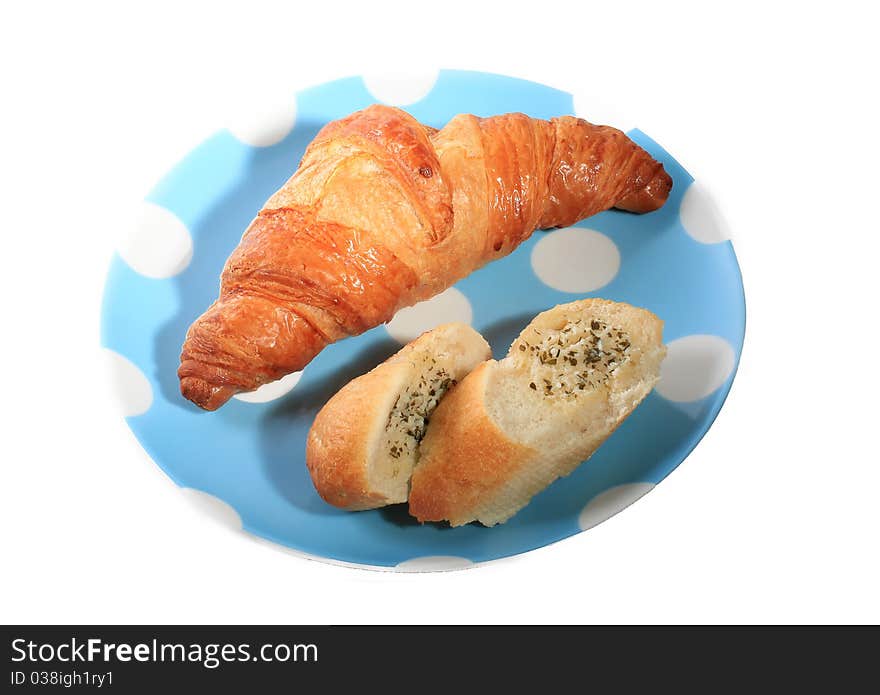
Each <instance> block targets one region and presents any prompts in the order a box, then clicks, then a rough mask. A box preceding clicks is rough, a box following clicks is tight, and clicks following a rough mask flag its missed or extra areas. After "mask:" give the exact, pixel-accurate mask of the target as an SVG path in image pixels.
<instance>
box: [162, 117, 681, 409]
mask: <svg viewBox="0 0 880 695" xmlns="http://www.w3.org/2000/svg"><path fill="white" fill-rule="evenodd" d="M671 187H672V180H671V179H670V177H669V175H668V174H667V173H666V172H665V171H664V170H663V166H662V165H661V164H660V163H659V162H657V161H656V160H654V159H653V158H652V157H651V156H650V155H649V154H648V153H647V152H645V151H644V150H643V149H642V148H641V147H639V146H638V145H636V144H635V143H634V142H632V140H630V139H629V138H628V137H627V136H626V135H624V134H623V133H622V132H620V131H619V130H616V129H614V128H610V127H608V126H595V125H592V124H590V123H587V122H586V121H584V120H582V119H578V118H574V117H571V116H563V117H561V118H554V119H552V120H550V121H543V120H539V119H533V118H529V117H528V116H525V115H523V114H505V115H502V116H493V117H491V118H477V117H476V116H471V115H467V114H462V115H459V116H456V117H455V118H453V119H452V120H451V121H450V122H449V123H448V124H447V126H446V127H445V128H443V129H442V130H439V131H437V130H434V129H433V128H429V127H427V126H423V125H422V124H420V123H419V122H418V121H416V120H415V119H414V118H413V117H412V116H410V115H409V114H407V113H406V112H404V111H401V110H400V109H396V108H393V107H389V106H378V105H377V106H371V107H369V108H367V109H364V110H363V111H359V112H357V113H354V114H352V115H351V116H348V117H347V118H343V119H341V120H339V121H334V122H332V123H329V124H328V125H327V126H325V127H324V128H323V129H322V130H321V131H320V132H319V133H318V135H317V136H316V138H315V139H314V140H313V141H312V143H311V144H310V145H309V147H308V148H307V150H306V152H305V155H304V156H303V159H302V162H301V163H300V167H299V169H297V171H296V173H295V174H294V175H293V176H292V177H291V178H290V179H289V180H288V181H287V183H285V184H284V186H282V188H281V189H280V190H279V191H278V192H277V193H275V194H274V195H273V196H272V197H271V198H270V199H269V200H268V201H267V203H266V205H265V206H264V207H263V209H262V210H261V211H260V212H259V214H258V215H257V217H256V219H254V221H253V222H252V223H251V225H250V227H249V228H248V230H247V231H246V232H245V234H244V237H243V238H242V240H241V243H240V244H239V246H238V248H236V250H235V251H234V252H233V253H232V255H231V256H230V257H229V260H228V261H227V263H226V266H225V268H224V270H223V274H222V275H221V283H220V296H219V298H218V299H217V301H216V302H214V304H212V305H211V307H209V308H208V310H207V311H206V312H205V313H204V314H203V315H202V316H201V317H199V318H198V319H197V320H196V321H195V322H194V323H193V325H192V326H191V327H190V329H189V331H188V333H187V336H186V341H185V342H184V345H183V352H182V354H181V365H180V368H179V370H178V375H179V377H180V387H181V393H182V394H183V395H184V396H185V397H186V398H188V399H189V400H191V401H192V402H194V403H196V404H197V405H199V406H201V407H202V408H205V409H207V410H214V409H216V408H218V407H219V406H221V405H222V404H223V403H225V402H226V401H227V400H229V398H230V397H231V396H232V395H233V394H235V393H237V392H240V391H250V390H253V389H255V388H257V387H259V386H261V385H262V384H264V383H267V382H269V381H274V380H275V379H278V378H280V377H282V376H284V375H285V374H289V373H291V372H294V371H298V370H300V369H302V368H303V367H305V365H306V364H308V362H310V361H311V360H312V358H314V357H315V355H317V354H318V353H319V352H320V351H321V350H322V349H323V348H324V347H325V346H326V345H327V344H329V343H331V342H334V341H336V340H339V339H341V338H344V337H346V336H350V335H358V334H360V333H362V332H364V331H366V330H368V329H369V328H372V327H373V326H377V325H379V324H381V323H384V322H386V321H388V320H389V319H391V317H392V316H393V315H394V314H395V312H396V311H398V310H399V309H401V308H402V307H405V306H409V305H411V304H414V303H416V302H418V301H421V300H423V299H427V298H428V297H431V296H433V295H435V294H437V293H438V292H440V291H442V290H443V289H445V288H446V287H449V286H450V285H452V284H453V283H455V282H456V281H457V280H459V279H460V278H462V277H464V276H466V275H467V274H469V273H470V272H472V271H473V270H475V269H477V268H479V267H481V266H482V265H485V264H486V263H488V262H490V261H492V260H495V259H496V258H500V257H502V256H504V255H506V254H508V253H510V252H511V251H512V250H513V249H515V248H516V247H517V246H518V245H519V244H520V243H521V242H522V241H524V240H525V239H527V238H528V237H529V236H530V235H531V234H532V232H533V231H534V230H535V229H539V228H549V227H561V226H567V225H571V224H573V223H575V222H577V221H578V220H581V219H584V218H586V217H589V216H590V215H594V214H596V213H598V212H601V211H602V210H607V209H609V208H612V207H617V208H619V209H623V210H628V211H631V212H637V213H642V212H650V211H652V210H656V209H657V208H659V207H660V206H662V205H663V203H664V202H665V201H666V198H667V197H668V195H669V191H670V189H671Z"/></svg>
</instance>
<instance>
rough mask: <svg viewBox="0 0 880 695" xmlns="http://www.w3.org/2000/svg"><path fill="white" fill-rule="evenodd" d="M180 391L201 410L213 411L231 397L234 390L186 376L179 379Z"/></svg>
mask: <svg viewBox="0 0 880 695" xmlns="http://www.w3.org/2000/svg"><path fill="white" fill-rule="evenodd" d="M180 393H181V395H182V396H183V397H184V398H186V399H187V400H188V401H191V402H192V403H195V404H196V405H197V406H199V408H201V409H202V410H208V411H213V410H217V408H219V407H220V406H221V405H223V404H224V403H226V401H228V400H229V399H230V398H232V396H233V394H234V393H235V391H234V390H233V389H231V388H230V387H228V386H215V385H212V384H209V383H208V382H207V381H205V380H204V379H199V378H198V377H192V376H187V377H182V378H181V379H180Z"/></svg>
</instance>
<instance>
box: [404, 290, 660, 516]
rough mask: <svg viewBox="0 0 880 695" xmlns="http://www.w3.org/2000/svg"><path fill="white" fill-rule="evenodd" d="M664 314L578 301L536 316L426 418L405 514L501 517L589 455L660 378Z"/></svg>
mask: <svg viewBox="0 0 880 695" xmlns="http://www.w3.org/2000/svg"><path fill="white" fill-rule="evenodd" d="M662 335H663V322H662V321H660V319H658V318H657V317H656V316H654V314H652V313H651V312H649V311H646V310H644V309H639V308H636V307H633V306H630V305H628V304H618V303H615V302H610V301H606V300H603V299H583V300H580V301H577V302H572V303H570V304H562V305H559V306H557V307H555V308H553V309H550V310H549V311H545V312H543V313H541V314H539V315H538V316H537V317H535V319H534V320H533V321H532V322H531V323H530V324H529V325H528V326H527V327H526V329H525V330H524V331H523V332H522V333H521V334H520V335H519V337H518V338H517V339H516V340H515V341H514V342H513V345H512V346H511V347H510V352H509V353H508V355H507V357H506V358H505V359H503V360H501V361H496V360H490V361H488V362H485V363H483V364H481V365H480V366H479V367H477V368H476V369H475V370H474V371H472V372H471V373H470V375H469V376H468V377H467V378H465V379H464V381H462V382H461V383H460V384H459V385H458V387H457V388H456V389H455V390H454V391H453V392H451V393H450V394H449V395H448V396H447V397H446V398H445V399H443V402H442V403H441V404H440V406H439V407H438V408H437V410H436V412H435V413H434V416H433V417H432V418H431V425H430V427H429V428H428V430H427V434H426V435H425V437H424V439H423V441H422V444H421V447H420V456H419V462H418V465H417V466H416V469H415V472H414V473H413V476H412V484H411V489H410V496H409V510H410V514H412V515H413V516H415V517H416V518H417V519H419V521H442V520H448V521H449V522H450V523H451V524H452V525H453V526H460V525H462V524H466V523H468V522H470V521H474V520H477V521H480V522H481V523H483V524H485V525H486V526H492V525H494V524H498V523H502V522H504V521H507V520H508V519H509V518H510V517H512V516H513V515H514V514H516V512H518V511H519V510H520V509H522V508H523V507H524V506H525V505H526V504H528V502H529V500H530V499H531V498H532V497H533V496H534V495H535V494H536V493H538V492H540V491H541V490H543V489H544V488H545V487H547V486H548V485H549V484H550V483H552V482H553V481H554V480H556V479H557V478H559V477H560V476H564V475H568V474H569V473H571V472H572V471H573V470H574V469H575V468H577V466H578V465H579V464H580V463H581V462H583V461H584V460H586V459H587V458H589V457H590V456H591V455H592V454H593V452H594V451H596V449H597V448H598V447H599V446H600V445H601V444H602V443H603V442H604V441H605V439H607V438H608V436H609V435H610V434H611V433H612V432H613V431H614V430H615V429H616V428H617V426H618V425H620V423H621V422H623V420H624V419H625V418H626V417H627V415H629V414H630V413H631V412H632V411H633V410H634V409H635V407H636V406H637V405H638V404H639V403H640V402H641V401H642V399H643V398H645V396H647V395H648V393H649V392H650V391H651V389H652V388H653V387H654V385H655V384H656V383H657V381H658V380H659V378H660V376H659V375H660V363H661V362H662V361H663V357H664V356H665V354H666V348H665V347H664V346H663V344H662Z"/></svg>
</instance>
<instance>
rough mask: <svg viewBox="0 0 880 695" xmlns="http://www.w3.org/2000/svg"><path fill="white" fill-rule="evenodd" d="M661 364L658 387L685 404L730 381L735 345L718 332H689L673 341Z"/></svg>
mask: <svg viewBox="0 0 880 695" xmlns="http://www.w3.org/2000/svg"><path fill="white" fill-rule="evenodd" d="M666 349H667V353H666V359H665V360H664V361H663V365H662V366H661V367H660V383H659V384H657V387H656V390H657V393H659V394H660V395H661V396H663V398H666V399H668V400H670V401H676V402H678V403H683V402H686V401H696V400H699V399H700V398H705V397H706V396H708V395H709V394H710V393H712V392H713V391H716V390H717V389H718V388H720V387H721V385H722V384H723V383H724V382H725V381H727V379H728V377H729V376H730V374H731V372H732V371H733V365H734V362H735V361H736V358H735V353H734V351H733V348H732V347H731V346H730V343H728V342H727V341H726V340H724V339H723V338H719V337H718V336H716V335H689V336H686V337H684V338H679V339H678V340H673V341H672V342H671V343H669V344H668V345H667V346H666Z"/></svg>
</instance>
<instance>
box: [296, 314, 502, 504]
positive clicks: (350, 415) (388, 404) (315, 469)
mask: <svg viewBox="0 0 880 695" xmlns="http://www.w3.org/2000/svg"><path fill="white" fill-rule="evenodd" d="M441 351H442V352H445V353H446V354H447V355H449V357H448V358H447V359H452V360H454V368H455V369H454V371H455V373H456V374H457V376H458V378H462V377H463V376H464V375H465V374H467V373H468V372H469V371H470V369H471V368H472V367H473V366H474V365H476V364H478V363H480V362H482V361H483V360H485V359H486V358H488V357H490V356H491V350H490V348H489V345H488V343H486V341H485V340H483V338H482V336H480V334H479V333H477V332H476V331H475V330H473V329H472V328H471V327H470V326H466V325H464V324H444V325H441V326H438V327H437V328H434V329H433V330H430V331H428V332H426V333H424V334H422V335H421V336H419V337H418V338H417V339H416V340H414V341H412V342H410V343H408V344H407V345H406V346H404V347H403V348H402V349H401V350H399V351H398V352H397V353H395V354H394V355H392V356H391V357H389V358H388V359H387V360H386V361H385V362H383V363H382V364H380V365H378V366H377V367H376V368H374V369H373V370H371V371H370V372H367V373H366V374H364V375H363V376H360V377H358V378H356V379H353V380H352V381H350V382H349V383H348V384H346V385H345V386H344V387H343V388H342V389H340V390H339V391H338V392H337V393H336V394H335V395H334V396H333V397H332V398H331V399H330V400H329V401H328V402H327V404H326V405H325V406H324V407H323V408H322V409H321V411H320V412H319V413H318V415H317V416H316V417H315V420H314V422H313V423H312V427H311V429H310V430H309V434H308V438H307V440H306V466H307V467H308V470H309V473H310V475H311V477H312V482H313V483H314V485H315V489H316V490H317V492H318V494H319V495H320V496H321V498H322V499H323V500H324V501H326V502H328V503H329V504H332V505H333V506H335V507H340V508H342V509H347V510H349V511H360V510H364V509H374V508H376V507H382V506H385V505H388V504H394V503H398V502H405V501H406V494H407V492H408V488H407V485H406V482H407V481H406V480H405V479H404V480H399V481H396V482H395V484H394V485H393V486H392V487H394V488H395V492H394V493H389V492H388V490H387V488H386V489H385V490H383V489H381V483H382V482H383V481H377V480H375V479H371V475H370V472H371V465H373V464H374V463H375V462H376V460H377V457H379V456H382V455H383V452H380V451H378V448H379V447H378V445H379V443H380V442H381V440H382V437H383V434H384V433H385V431H386V428H387V426H388V423H389V420H390V414H391V411H392V409H393V408H394V406H395V404H396V403H397V399H398V397H399V396H400V394H401V393H402V392H403V391H404V389H405V388H406V386H407V385H408V384H410V383H412V382H414V381H415V380H417V379H418V378H419V377H420V375H421V374H422V367H420V366H419V365H418V364H417V362H418V359H419V358H418V356H417V355H421V356H429V357H430V356H434V357H438V353H439V352H441ZM422 364H424V361H423V362H422ZM453 390H454V389H453ZM443 400H445V398H444V399H443ZM443 400H441V401H440V404H441V405H442V403H443ZM435 412H436V411H435ZM385 482H387V481H385Z"/></svg>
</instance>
